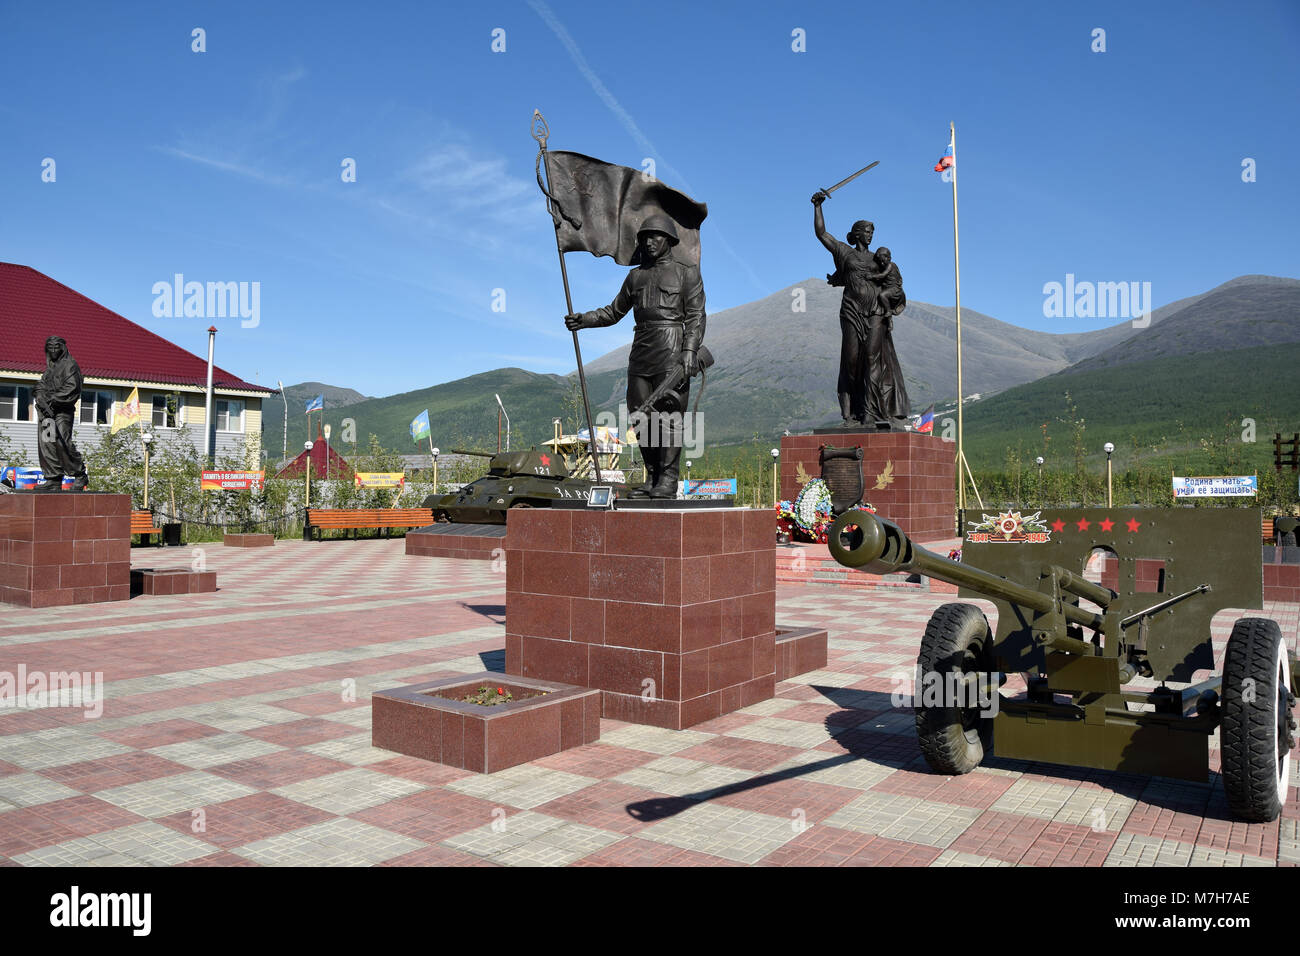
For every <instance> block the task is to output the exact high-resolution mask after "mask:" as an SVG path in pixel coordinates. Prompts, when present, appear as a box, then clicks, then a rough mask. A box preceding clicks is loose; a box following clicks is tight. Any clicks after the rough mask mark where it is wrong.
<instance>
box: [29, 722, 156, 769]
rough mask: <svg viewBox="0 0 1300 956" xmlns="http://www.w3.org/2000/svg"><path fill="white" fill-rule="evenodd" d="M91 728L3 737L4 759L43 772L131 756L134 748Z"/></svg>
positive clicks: (55, 728)
mask: <svg viewBox="0 0 1300 956" xmlns="http://www.w3.org/2000/svg"><path fill="white" fill-rule="evenodd" d="M86 723H88V724H89V725H91V726H90V727H86V728H82V727H77V726H72V727H54V728H51V729H49V730H38V731H35V732H34V733H29V734H13V735H10V736H7V737H5V738H4V754H5V760H6V761H8V762H9V763H13V764H17V765H18V766H20V767H23V768H24V769H26V770H46V769H48V768H50V767H59V766H62V765H63V764H69V763H81V762H83V761H87V760H98V759H99V758H101V757H111V756H113V755H115V754H124V753H130V752H131V751H132V749H133V748H131V747H128V746H126V745H124V744H119V743H115V742H114V741H112V740H105V739H103V738H102V737H99V736H97V735H96V734H95V733H94V732H93V729H92V728H93V725H94V721H87V722H86Z"/></svg>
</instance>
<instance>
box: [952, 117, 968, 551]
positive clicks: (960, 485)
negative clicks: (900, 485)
mask: <svg viewBox="0 0 1300 956" xmlns="http://www.w3.org/2000/svg"><path fill="white" fill-rule="evenodd" d="M948 134H949V142H950V143H951V144H952V259H953V272H954V274H955V275H956V280H957V309H956V311H957V534H958V535H961V534H962V532H963V531H964V530H965V528H966V474H965V471H964V470H963V469H965V468H966V467H967V465H966V450H965V445H964V444H963V437H964V435H963V431H962V425H963V421H962V404H963V402H962V394H963V393H962V382H961V245H960V243H959V241H958V231H957V127H956V125H955V124H953V123H951V122H950V123H949V124H948Z"/></svg>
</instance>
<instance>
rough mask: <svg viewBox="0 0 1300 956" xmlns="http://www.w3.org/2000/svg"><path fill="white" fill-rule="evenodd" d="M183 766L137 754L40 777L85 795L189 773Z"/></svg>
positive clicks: (56, 770) (69, 766)
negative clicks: (72, 788)
mask: <svg viewBox="0 0 1300 956" xmlns="http://www.w3.org/2000/svg"><path fill="white" fill-rule="evenodd" d="M189 769H190V768H189V767H186V766H185V765H184V764H179V763H175V762H174V761H171V760H167V759H165V758H163V757H159V756H158V755H157V754H151V753H143V752H138V751H137V752H134V753H125V754H118V755H117V756H114V757H104V758H102V759H100V760H88V761H86V762H84V763H73V764H65V765H63V766H61V767H51V768H49V769H48V770H42V771H41V776H43V777H46V778H48V779H50V780H55V781H57V782H59V783H61V784H64V785H66V786H69V787H74V788H76V789H77V790H80V791H82V792H84V793H94V792H95V791H96V790H107V789H108V788H110V787H121V786H126V785H127V784H130V783H139V782H140V781H142V780H156V779H158V778H160V777H168V776H171V775H173V774H178V773H185V772H186V771H187V770H189ZM3 786H4V785H3V782H0V795H3Z"/></svg>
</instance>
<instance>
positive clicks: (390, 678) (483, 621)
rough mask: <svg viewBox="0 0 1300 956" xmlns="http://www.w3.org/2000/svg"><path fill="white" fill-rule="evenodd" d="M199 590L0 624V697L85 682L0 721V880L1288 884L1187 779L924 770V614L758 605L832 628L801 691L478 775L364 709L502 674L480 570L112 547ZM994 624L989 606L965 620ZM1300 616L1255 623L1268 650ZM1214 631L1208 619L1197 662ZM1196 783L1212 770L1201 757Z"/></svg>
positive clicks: (340, 549)
mask: <svg viewBox="0 0 1300 956" xmlns="http://www.w3.org/2000/svg"><path fill="white" fill-rule="evenodd" d="M131 556H132V563H133V565H134V566H135V567H137V568H139V567H155V568H162V567H182V566H183V567H189V566H190V565H191V562H193V561H198V560H201V561H203V562H204V563H205V564H206V567H207V568H208V569H209V570H215V571H216V572H217V574H218V584H219V587H220V590H218V591H217V592H216V593H214V594H194V595H183V596H175V597H138V598H135V599H133V600H131V601H128V602H118V603H113V604H99V605H83V606H79V607H66V608H57V609H49V610H28V609H23V608H17V607H11V606H8V605H0V672H7V673H17V672H18V671H19V669H20V667H21V668H25V670H26V672H27V673H28V674H31V673H37V672H60V671H74V670H75V671H84V672H101V673H102V674H103V680H104V695H105V700H104V702H103V713H102V715H101V716H99V717H97V718H93V719H87V718H86V716H85V714H84V713H83V711H82V710H81V709H79V708H72V707H66V708H64V707H60V708H47V709H27V710H16V709H12V708H11V709H5V710H0V864H4V865H17V866H33V865H36V866H39V865H59V864H78V865H141V864H144V865H186V866H192V865H218V866H227V865H229V866H236V865H238V866H247V865H279V864H289V865H312V866H316V865H341V866H365V865H377V864H382V865H394V866H399V865H417V866H427V865H567V864H577V865H583V866H607V865H633V866H641V865H671V866H689V865H706V866H721V865H750V864H762V865H771V866H781V865H798V866H805V865H854V866H856V865H899V864H902V865H918V866H922V865H923V866H1007V865H1013V864H1028V865H1036V866H1045V865H1071V866H1134V865H1139V866H1147V865H1172V866H1187V865H1194V866H1195V865H1201V866H1275V865H1277V866H1290V865H1294V864H1295V863H1296V862H1297V861H1300V808H1298V806H1297V794H1296V789H1295V784H1296V783H1297V782H1298V778H1296V777H1295V776H1294V773H1295V772H1296V770H1297V768H1300V761H1293V767H1292V769H1293V780H1292V784H1293V786H1292V790H1291V795H1290V799H1289V800H1288V802H1287V804H1286V806H1285V808H1284V811H1283V816H1282V818H1281V819H1280V820H1279V821H1277V822H1274V823H1271V824H1250V825H1248V824H1244V823H1240V822H1237V821H1235V820H1233V819H1232V818H1231V817H1230V815H1229V814H1228V811H1227V806H1226V803H1225V799H1224V794H1223V787H1222V784H1221V782H1220V780H1219V777H1218V774H1217V773H1215V774H1212V775H1211V780H1210V782H1209V783H1205V784H1190V783H1185V782H1181V781H1173V780H1167V779H1162V778H1146V777H1136V776H1131V775H1125V774H1116V773H1105V772H1097V771H1087V770H1071V769H1068V768H1061V767H1054V766H1047V765H1041V764H1033V763H1025V762H1021V761H1009V760H998V759H988V760H986V761H985V764H984V765H983V766H982V767H980V768H979V769H978V770H976V771H975V772H974V773H971V774H968V775H966V776H963V777H944V776H939V775H936V774H933V773H931V772H929V771H928V769H927V767H926V766H925V764H924V761H923V760H922V758H921V755H920V751H919V750H918V748H917V744H916V738H915V733H914V723H913V717H912V713H911V710H910V708H899V707H895V706H894V705H893V704H892V703H891V693H892V692H894V691H899V690H901V691H904V692H905V691H906V690H907V689H909V687H910V683H908V682H907V681H906V680H900V678H910V670H911V667H912V665H913V663H914V661H915V657H916V652H917V648H918V645H919V642H920V636H921V632H922V630H923V629H924V626H925V622H926V620H927V619H928V617H929V615H930V613H931V611H932V610H933V609H934V608H935V607H936V606H938V605H939V604H942V603H944V602H946V601H951V600H954V599H955V598H954V597H953V596H952V595H949V594H937V593H936V594H931V593H929V592H928V591H925V590H921V589H901V588H892V589H887V590H886V589H880V590H872V589H866V588H848V587H836V586H830V585H819V584H782V585H779V586H778V590H777V623H778V625H780V626H784V627H792V626H817V627H825V628H827V629H828V630H829V632H830V645H829V647H830V650H829V663H828V666H827V668H826V669H825V670H822V671H816V672H813V673H809V674H804V675H801V676H799V677H797V678H796V679H794V680H788V681H783V682H781V683H778V684H777V696H776V697H775V698H773V699H770V700H766V701H763V702H761V703H759V704H756V705H754V706H752V707H747V708H745V709H743V710H741V711H739V712H736V713H733V714H729V715H726V716H723V717H721V718H718V719H716V720H712V721H709V722H708V723H704V724H700V725H697V726H696V727H693V728H691V729H689V730H684V731H669V730H660V729H657V728H652V727H644V726H639V725H634V724H624V723H620V722H617V721H612V720H604V721H602V722H601V739H600V742H599V743H596V744H591V745H588V746H584V747H580V748H577V749H573V750H569V751H566V752H564V753H561V754H558V755H555V756H552V757H547V758H544V759H542V760H539V761H537V762H535V763H532V764H526V765H523V766H518V767H514V768H512V769H509V770H505V771H502V772H499V773H496V774H492V775H487V776H485V775H481V774H476V773H472V772H468V771H464V770H453V769H450V768H448V767H444V766H441V765H438V764H432V763H427V762H424V761H421V760H417V759H414V758H410V757H403V756H398V755H395V754H392V753H389V752H387V751H382V750H377V749H375V748H373V747H371V746H370V694H371V693H372V692H373V691H376V690H382V689H385V688H390V687H394V686H398V685H402V684H410V683H416V682H420V681H428V680H433V679H435V678H439V677H444V676H448V675H452V674H457V673H471V672H475V671H482V670H485V669H486V670H497V671H499V670H502V668H503V667H504V650H503V649H504V633H505V629H504V621H505V606H504V604H505V574H504V568H503V567H502V566H500V563H499V562H487V561H464V560H453V559H443V558H420V557H407V556H406V554H405V553H404V545H403V542H402V541H401V540H400V539H394V540H391V541H385V540H361V541H327V542H323V543H313V544H307V543H303V542H297V541H278V542H276V545H275V547H274V548H270V549H248V550H244V549H233V548H224V547H222V546H220V545H203V546H197V547H186V548H161V549H157V548H136V549H133V551H132V555H131ZM984 606H985V608H986V610H987V611H988V612H989V613H990V616H991V615H992V606H991V605H987V604H985V605H984ZM1298 612H1300V607H1298V606H1297V605H1293V604H1274V605H1271V606H1269V607H1268V608H1266V611H1265V613H1266V614H1268V615H1269V616H1272V617H1274V618H1276V619H1277V620H1278V621H1279V623H1280V624H1281V625H1282V629H1283V634H1284V635H1285V636H1286V638H1287V640H1288V642H1289V644H1290V645H1291V646H1292V647H1294V645H1295V640H1296V633H1297V623H1298V621H1300V613H1298ZM1236 616H1237V615H1235V614H1233V613H1231V612H1223V613H1220V614H1219V615H1218V616H1217V617H1216V619H1215V639H1216V643H1215V651H1216V655H1215V656H1216V660H1221V657H1222V642H1223V641H1225V640H1226V638H1227V634H1228V631H1229V629H1230V628H1231V626H1232V621H1233V620H1234V618H1235V617H1236ZM1212 746H1213V747H1215V748H1216V749H1215V750H1214V751H1213V752H1212V758H1211V762H1212V765H1213V766H1214V767H1217V765H1218V756H1217V737H1216V738H1215V739H1214V741H1213V743H1212Z"/></svg>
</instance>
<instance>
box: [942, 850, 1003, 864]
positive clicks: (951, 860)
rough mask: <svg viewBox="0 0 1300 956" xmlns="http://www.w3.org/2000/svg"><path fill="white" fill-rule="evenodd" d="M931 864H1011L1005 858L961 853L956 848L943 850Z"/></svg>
mask: <svg viewBox="0 0 1300 956" xmlns="http://www.w3.org/2000/svg"><path fill="white" fill-rule="evenodd" d="M930 865H931V866H1013V865H1014V864H1011V863H1008V862H1007V861H1006V860H999V859H996V858H994V857H991V856H979V855H978V854H975V853H961V852H959V851H957V850H944V851H943V852H942V853H940V854H939V856H938V857H937V858H936V859H935V861H934V862H933V863H931V864H930Z"/></svg>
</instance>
